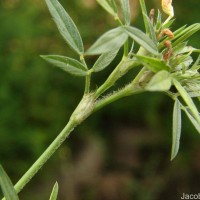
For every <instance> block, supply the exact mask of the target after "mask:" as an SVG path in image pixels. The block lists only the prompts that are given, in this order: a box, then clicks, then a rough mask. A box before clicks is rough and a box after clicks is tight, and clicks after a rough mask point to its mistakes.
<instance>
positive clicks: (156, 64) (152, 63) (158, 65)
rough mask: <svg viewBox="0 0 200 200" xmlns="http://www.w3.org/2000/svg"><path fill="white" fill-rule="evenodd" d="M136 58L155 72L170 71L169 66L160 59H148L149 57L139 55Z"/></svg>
mask: <svg viewBox="0 0 200 200" xmlns="http://www.w3.org/2000/svg"><path fill="white" fill-rule="evenodd" d="M135 56H136V58H137V60H138V61H139V62H140V63H141V64H143V65H144V66H145V67H147V68H148V69H150V70H151V71H153V72H158V71H161V70H166V71H169V69H170V68H169V66H168V65H166V63H165V62H164V61H163V60H159V59H156V58H152V57H147V56H139V55H135Z"/></svg>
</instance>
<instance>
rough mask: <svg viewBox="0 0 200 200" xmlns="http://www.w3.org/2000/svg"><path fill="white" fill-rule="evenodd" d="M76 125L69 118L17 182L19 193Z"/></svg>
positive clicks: (16, 186)
mask: <svg viewBox="0 0 200 200" xmlns="http://www.w3.org/2000/svg"><path fill="white" fill-rule="evenodd" d="M75 127H76V124H75V123H74V122H73V120H69V122H68V124H67V125H66V126H65V128H64V129H63V130H62V131H61V133H60V134H59V135H58V136H57V138H56V139H55V140H54V141H53V142H52V143H51V144H50V146H49V147H48V148H47V149H46V151H45V152H44V153H43V154H42V155H41V156H40V157H39V158H38V160H37V161H36V162H35V163H34V164H33V165H32V166H31V168H30V169H29V170H28V171H27V172H26V173H25V174H24V175H23V176H22V178H21V179H20V180H19V181H18V182H17V183H16V185H15V190H16V192H17V193H19V192H20V191H21V190H22V189H23V188H24V186H25V185H26V184H27V183H28V182H29V181H30V180H31V179H32V178H33V176H34V175H35V174H36V173H37V172H38V171H39V170H40V168H41V167H42V166H43V165H44V164H45V163H46V162H47V160H48V159H49V158H50V157H51V156H52V154H53V153H54V152H55V151H56V150H57V149H58V148H59V147H60V145H61V144H62V143H63V142H64V141H65V139H66V138H67V137H68V136H69V134H70V133H71V131H72V130H73V129H74V128H75ZM3 200H5V199H3Z"/></svg>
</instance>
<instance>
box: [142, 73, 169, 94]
mask: <svg viewBox="0 0 200 200" xmlns="http://www.w3.org/2000/svg"><path fill="white" fill-rule="evenodd" d="M170 87H171V77H170V76H169V72H167V71H164V70H162V71H159V72H158V73H156V74H155V75H154V76H153V78H152V79H151V81H150V82H149V83H148V85H147V86H146V89H147V90H149V91H168V90H169V89H170Z"/></svg>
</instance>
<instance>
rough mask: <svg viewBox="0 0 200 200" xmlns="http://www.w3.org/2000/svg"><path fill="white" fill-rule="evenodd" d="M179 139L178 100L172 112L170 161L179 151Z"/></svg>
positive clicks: (179, 118)
mask: <svg viewBox="0 0 200 200" xmlns="http://www.w3.org/2000/svg"><path fill="white" fill-rule="evenodd" d="M180 137H181V104H180V102H179V100H178V99H176V101H175V103H174V111H173V133H172V151H171V160H173V159H174V158H175V157H176V155H177V153H178V150H179V144H180Z"/></svg>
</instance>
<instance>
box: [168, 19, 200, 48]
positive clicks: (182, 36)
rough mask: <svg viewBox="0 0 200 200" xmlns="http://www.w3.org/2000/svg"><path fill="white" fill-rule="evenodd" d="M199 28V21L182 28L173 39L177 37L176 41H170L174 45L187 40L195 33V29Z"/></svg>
mask: <svg viewBox="0 0 200 200" xmlns="http://www.w3.org/2000/svg"><path fill="white" fill-rule="evenodd" d="M199 30H200V23H196V24H193V25H191V26H189V27H187V28H186V29H184V30H183V31H182V32H180V35H178V36H177V35H176V36H175V38H174V39H176V38H177V37H179V38H178V39H176V41H174V42H173V43H172V46H173V47H174V46H176V45H177V44H179V43H181V42H183V41H185V40H187V39H188V38H189V37H190V36H192V35H193V34H194V33H196V32H197V31H199Z"/></svg>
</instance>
